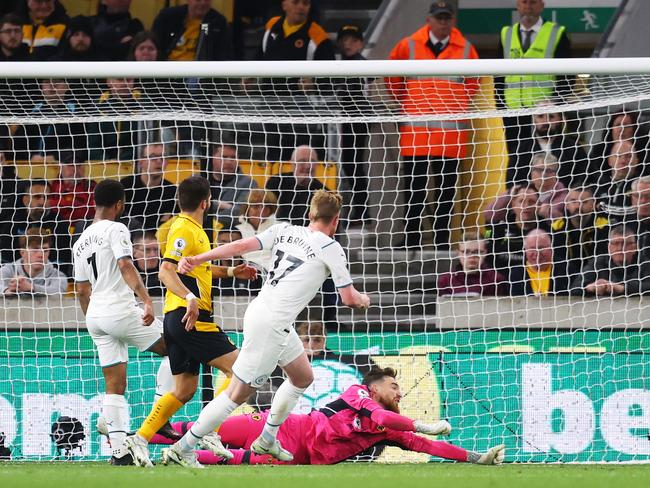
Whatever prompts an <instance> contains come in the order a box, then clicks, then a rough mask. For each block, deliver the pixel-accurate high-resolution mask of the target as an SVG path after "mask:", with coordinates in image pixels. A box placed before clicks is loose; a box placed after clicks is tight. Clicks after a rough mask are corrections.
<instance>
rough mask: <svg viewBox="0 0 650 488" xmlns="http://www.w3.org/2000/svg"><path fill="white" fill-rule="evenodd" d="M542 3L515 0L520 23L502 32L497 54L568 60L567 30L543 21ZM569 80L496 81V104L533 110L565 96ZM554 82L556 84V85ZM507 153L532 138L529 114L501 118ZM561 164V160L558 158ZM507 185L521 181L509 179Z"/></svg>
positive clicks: (536, 77) (525, 78)
mask: <svg viewBox="0 0 650 488" xmlns="http://www.w3.org/2000/svg"><path fill="white" fill-rule="evenodd" d="M543 11H544V1H543V0H517V12H518V14H519V22H517V23H515V24H514V25H509V26H504V27H503V28H502V29H501V36H500V38H499V47H498V50H497V52H498V53H499V54H500V55H501V56H502V57H503V58H504V59H521V58H526V59H531V58H570V57H572V51H571V42H570V41H569V38H568V36H567V34H566V28H565V27H564V26H561V25H558V24H556V23H555V22H552V21H545V20H544V19H543V18H542V13H543ZM569 80H570V78H566V77H560V78H556V77H555V76H553V75H510V76H506V77H505V78H503V77H497V78H496V79H495V88H496V98H497V105H498V106H500V107H503V108H505V109H508V110H518V109H522V108H532V107H535V106H536V105H537V104H538V102H540V101H541V100H544V99H548V98H550V97H552V96H554V95H565V94H567V93H568V92H570V90H569V88H570V87H569V85H570V81H569ZM556 81H557V83H556ZM503 124H504V126H505V129H506V143H507V145H508V154H519V153H520V152H521V149H520V146H519V143H520V142H521V141H523V140H526V139H528V138H529V137H530V135H531V120H530V115H520V116H513V117H504V118H503ZM558 159H560V161H562V159H561V158H558ZM508 182H510V183H518V182H521V180H519V179H517V180H512V179H510V178H509V179H508Z"/></svg>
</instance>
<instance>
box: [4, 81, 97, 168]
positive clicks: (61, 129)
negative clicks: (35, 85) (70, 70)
mask: <svg viewBox="0 0 650 488" xmlns="http://www.w3.org/2000/svg"><path fill="white" fill-rule="evenodd" d="M40 86H41V96H42V101H40V102H37V103H36V104H35V105H34V107H33V108H32V109H31V110H30V111H29V112H28V115H29V116H30V117H34V118H39V119H41V118H42V119H47V118H53V117H64V116H68V117H71V116H73V115H74V114H75V113H76V111H77V105H76V103H75V102H74V101H73V100H72V98H71V97H70V90H69V89H70V87H69V85H68V82H67V81H66V80H60V79H58V80H57V79H43V80H41V81H40ZM85 136H86V134H85V130H84V127H83V125H82V124H79V123H75V122H56V123H43V124H29V125H21V126H18V127H17V128H16V131H15V134H14V151H15V153H16V159H18V160H23V161H31V162H32V163H43V162H54V161H58V160H59V158H60V157H61V154H62V153H64V152H68V151H71V150H76V149H81V148H83V147H84V146H87V143H86V141H85Z"/></svg>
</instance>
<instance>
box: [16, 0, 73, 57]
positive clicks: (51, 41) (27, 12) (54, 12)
mask: <svg viewBox="0 0 650 488" xmlns="http://www.w3.org/2000/svg"><path fill="white" fill-rule="evenodd" d="M16 13H17V14H18V16H19V17H20V19H21V21H22V24H23V42H24V43H25V44H26V45H27V47H28V48H29V53H30V56H31V60H32V61H45V60H47V59H50V58H51V57H52V56H54V55H55V54H56V52H57V51H58V50H59V45H60V44H61V42H62V41H63V38H64V35H65V32H66V28H67V25H68V21H69V20H70V19H69V17H68V15H67V14H66V12H65V7H64V6H63V5H62V4H61V2H60V1H59V0H23V1H22V2H21V3H20V4H19V5H18V7H17V8H16Z"/></svg>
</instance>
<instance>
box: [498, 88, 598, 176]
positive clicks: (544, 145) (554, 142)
mask: <svg viewBox="0 0 650 488" xmlns="http://www.w3.org/2000/svg"><path fill="white" fill-rule="evenodd" d="M536 106H537V107H544V108H545V109H546V110H548V112H545V113H541V114H535V115H533V133H532V136H531V137H528V138H524V139H522V140H520V141H519V148H518V150H517V151H516V152H510V157H509V160H508V172H507V175H506V184H507V185H508V186H511V185H513V184H525V182H527V181H528V178H529V176H530V175H529V171H530V164H531V159H532V156H533V154H536V153H539V152H544V153H548V154H552V155H553V156H555V158H556V159H557V160H558V162H559V163H560V168H559V170H558V177H559V178H560V181H561V182H562V184H563V185H564V186H565V187H567V188H572V187H575V186H581V185H583V184H584V183H585V181H587V180H589V181H590V182H591V183H594V182H595V180H594V177H595V176H596V175H594V174H592V172H591V169H590V164H589V158H587V154H586V153H585V151H584V149H582V147H581V146H580V143H579V142H578V140H577V139H576V138H574V137H572V136H570V135H568V134H565V133H564V129H565V127H564V125H565V123H564V115H563V114H562V113H561V112H555V111H553V103H552V102H551V101H549V100H543V101H541V102H539V103H537V105H536Z"/></svg>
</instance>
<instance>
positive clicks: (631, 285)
mask: <svg viewBox="0 0 650 488" xmlns="http://www.w3.org/2000/svg"><path fill="white" fill-rule="evenodd" d="M607 251H608V253H607V254H603V255H601V256H598V257H596V258H594V259H593V260H592V261H591V262H590V263H589V265H587V268H586V269H585V270H584V271H583V273H582V274H581V275H580V276H578V277H577V278H576V279H575V280H574V282H573V283H572V289H573V290H572V291H573V294H576V295H583V294H586V295H596V296H617V295H638V294H645V293H648V292H650V263H641V262H640V259H639V257H640V253H639V247H638V243H637V237H636V235H635V233H634V230H633V229H631V228H630V227H627V226H626V225H624V224H618V225H615V226H613V227H612V228H611V229H610V231H609V240H608V246H607Z"/></svg>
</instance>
